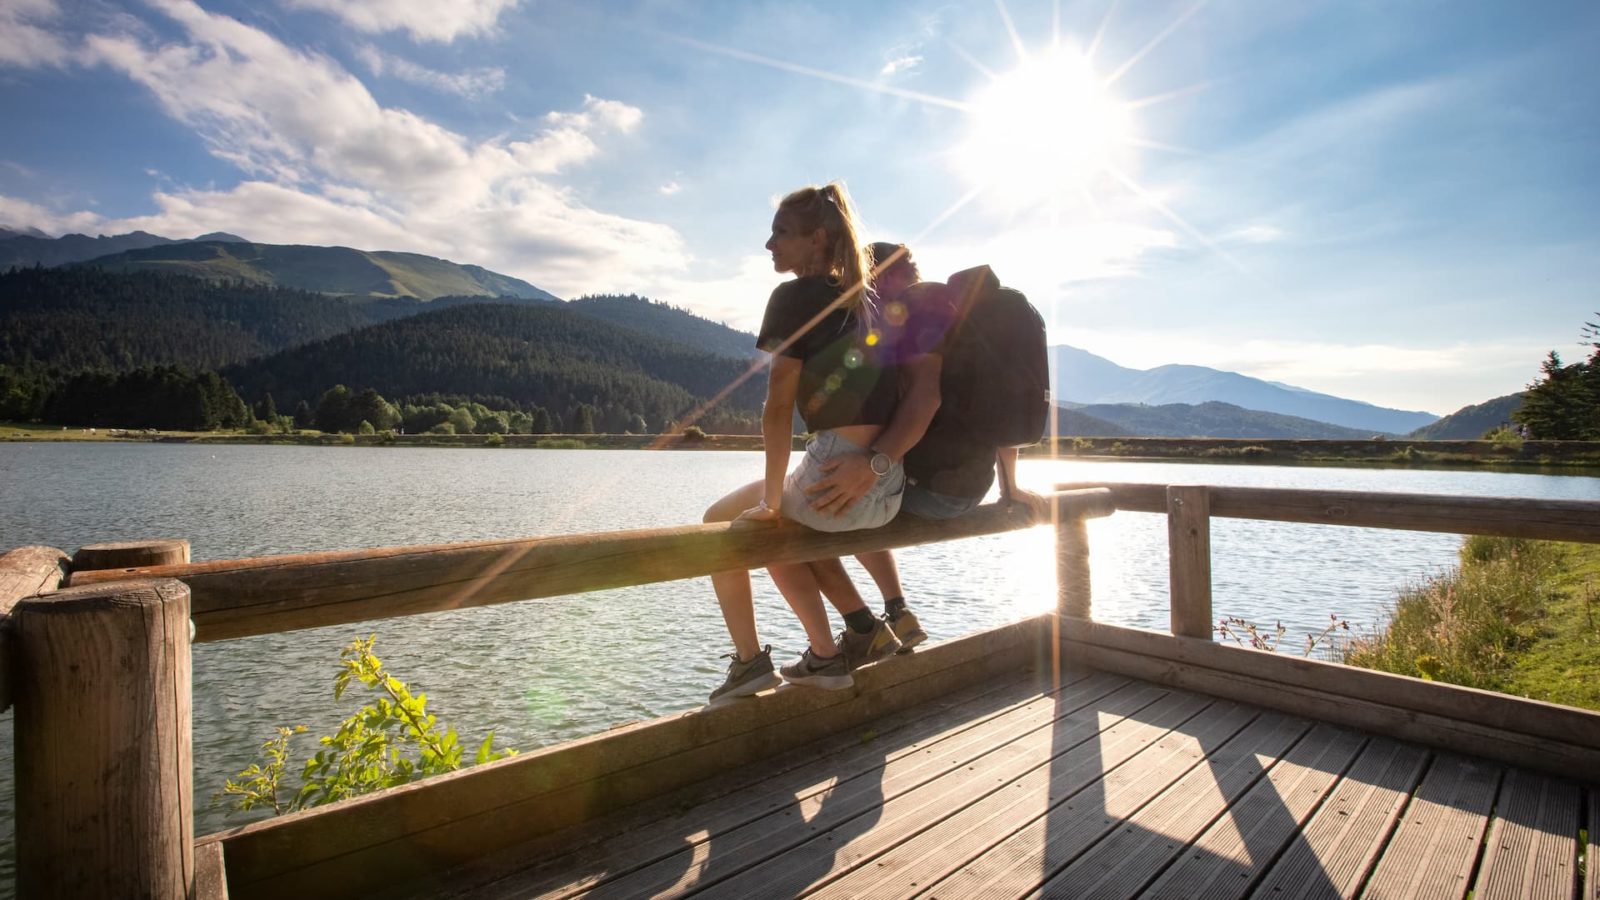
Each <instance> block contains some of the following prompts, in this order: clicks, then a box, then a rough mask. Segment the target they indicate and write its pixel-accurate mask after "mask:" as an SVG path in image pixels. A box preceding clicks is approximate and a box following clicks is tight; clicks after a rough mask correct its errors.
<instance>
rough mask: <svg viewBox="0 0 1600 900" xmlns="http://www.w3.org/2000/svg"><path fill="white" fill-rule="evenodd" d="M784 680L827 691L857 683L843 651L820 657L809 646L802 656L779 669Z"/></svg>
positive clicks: (837, 689)
mask: <svg viewBox="0 0 1600 900" xmlns="http://www.w3.org/2000/svg"><path fill="white" fill-rule="evenodd" d="M778 672H779V673H780V674H782V675H783V680H784V681H787V682H789V683H790V684H804V685H809V686H811V687H818V688H822V689H823V690H825V691H843V690H847V689H848V688H849V687H850V685H852V684H855V679H853V678H851V677H850V666H849V664H847V663H846V662H845V661H844V654H843V653H841V654H839V655H838V656H835V657H833V658H832V659H818V658H817V657H816V655H815V654H813V653H812V652H811V648H810V647H807V648H806V651H805V652H804V653H802V654H800V658H799V659H797V660H795V661H794V662H792V663H790V664H788V665H787V666H784V667H783V668H781V669H779V670H778Z"/></svg>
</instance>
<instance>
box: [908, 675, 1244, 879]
mask: <svg viewBox="0 0 1600 900" xmlns="http://www.w3.org/2000/svg"><path fill="white" fill-rule="evenodd" d="M1260 713H1261V710H1260V709H1257V708H1255V707H1247V706H1242V705H1240V704H1236V703H1228V702H1223V703H1217V704H1213V705H1212V706H1210V707H1208V708H1207V709H1206V710H1204V712H1203V713H1201V714H1200V715H1197V716H1195V717H1193V718H1192V719H1190V720H1189V721H1187V722H1185V723H1183V724H1182V725H1181V726H1180V727H1179V728H1176V729H1174V730H1173V731H1172V732H1170V733H1168V734H1166V735H1164V736H1163V737H1162V738H1161V740H1160V741H1158V742H1156V743H1155V744H1152V745H1150V746H1148V747H1146V748H1144V749H1142V750H1141V751H1139V752H1138V753H1137V754H1135V755H1134V756H1131V757H1129V758H1128V759H1126V760H1122V761H1118V760H1117V759H1116V758H1115V757H1108V758H1107V759H1105V760H1104V761H1103V764H1104V766H1105V768H1106V772H1107V774H1106V775H1105V776H1104V777H1102V778H1101V779H1099V780H1098V781H1096V782H1092V783H1091V784H1089V785H1088V786H1087V787H1086V789H1084V790H1081V791H1078V792H1075V793H1073V794H1068V795H1066V796H1061V795H1060V794H1059V793H1058V792H1057V791H1056V790H1054V789H1053V788H1054V787H1055V782H1056V780H1057V779H1052V781H1051V785H1050V787H1051V788H1052V790H1050V791H1048V792H1047V793H1045V794H1044V795H1043V796H1042V797H1040V798H1039V799H1040V801H1042V803H1043V804H1045V805H1046V808H1045V809H1043V810H1041V811H1039V812H1038V813H1035V814H1034V815H1032V816H1031V817H1028V816H1007V817H1003V818H996V819H994V820H992V821H991V822H989V823H985V826H986V827H983V828H982V829H981V830H978V834H980V835H982V836H983V837H984V840H985V842H986V843H991V844H993V846H992V847H989V848H987V849H981V850H980V852H978V853H972V854H968V855H967V862H966V863H965V864H964V865H962V866H961V867H960V868H958V869H956V870H955V871H954V872H952V873H951V874H950V875H949V876H948V877H946V878H944V879H943V880H941V881H940V882H938V883H937V884H935V885H934V886H933V887H932V888H930V889H929V890H928V892H927V895H928V896H930V897H990V898H998V897H1004V898H1012V897H1018V896H1022V895H1024V894H1026V893H1027V892H1028V891H1030V890H1032V889H1033V888H1034V887H1035V886H1037V885H1038V884H1039V883H1040V882H1041V881H1043V880H1045V879H1046V878H1048V877H1049V876H1050V875H1051V874H1053V873H1054V872H1056V871H1058V870H1059V869H1060V868H1061V867H1063V866H1065V865H1066V864H1067V863H1069V862H1071V861H1072V860H1073V859H1076V858H1077V857H1078V856H1079V855H1081V854H1082V853H1083V852H1084V850H1086V849H1087V848H1088V847H1090V846H1092V845H1093V844H1094V843H1095V842H1096V841H1098V840H1100V839H1101V838H1102V837H1104V836H1105V835H1106V834H1108V833H1110V832H1112V831H1114V830H1116V829H1117V828H1118V827H1119V826H1120V824H1121V822H1122V820H1123V818H1125V817H1126V816H1128V815H1129V814H1131V813H1133V812H1134V811H1135V810H1137V809H1139V808H1140V807H1142V806H1143V805H1145V804H1146V803H1148V802H1149V801H1150V798H1151V797H1153V796H1156V795H1158V794H1160V793H1161V792H1162V791H1164V790H1166V789H1167V788H1168V787H1170V786H1171V785H1172V783H1173V782H1174V781H1177V780H1178V779H1179V778H1181V777H1183V776H1184V775H1185V774H1186V773H1188V772H1189V771H1190V770H1191V769H1193V768H1194V767H1195V766H1198V765H1200V764H1201V763H1202V762H1203V761H1204V759H1205V757H1206V755H1207V754H1208V753H1210V752H1212V751H1214V750H1216V749H1217V748H1218V747H1219V746H1220V745H1222V744H1224V743H1226V742H1227V741H1228V740H1229V739H1231V738H1232V737H1233V736H1234V735H1235V734H1237V733H1238V732H1239V731H1240V729H1242V728H1244V727H1245V726H1247V725H1248V724H1249V723H1250V722H1251V721H1253V720H1254V719H1255V718H1256V717H1257V716H1258V715H1260ZM1024 823H1025V824H1024ZM1019 824H1021V825H1022V826H1023V827H1021V828H1020V829H1019V828H1018V825H1019ZM1008 832H1009V833H1008ZM997 839H1001V840H999V842H998V843H995V841H996V840H997Z"/></svg>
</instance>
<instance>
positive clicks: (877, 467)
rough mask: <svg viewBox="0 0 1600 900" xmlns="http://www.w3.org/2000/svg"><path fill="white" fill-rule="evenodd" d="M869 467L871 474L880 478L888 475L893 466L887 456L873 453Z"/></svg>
mask: <svg viewBox="0 0 1600 900" xmlns="http://www.w3.org/2000/svg"><path fill="white" fill-rule="evenodd" d="M870 465H871V466H872V472H873V474H874V475H877V476H879V477H882V476H884V475H887V474H889V468H890V467H891V466H892V465H893V463H891V462H890V461H889V454H887V453H874V454H872V462H871V463H870Z"/></svg>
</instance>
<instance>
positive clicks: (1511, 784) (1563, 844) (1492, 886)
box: [1472, 769, 1595, 900]
mask: <svg viewBox="0 0 1600 900" xmlns="http://www.w3.org/2000/svg"><path fill="white" fill-rule="evenodd" d="M1588 771H1590V772H1593V771H1595V770H1594V769H1590V770H1588ZM1579 793H1580V792H1579V791H1578V788H1577V785H1574V784H1572V783H1571V782H1567V781H1562V780H1560V779H1556V778H1549V777H1547V776H1544V775H1537V774H1534V773H1531V772H1526V771H1523V770H1521V769H1512V770H1511V771H1509V772H1507V773H1506V777H1505V780H1504V781H1503V782H1502V783H1501V786H1500V797H1499V799H1498V800H1497V801H1496V802H1495V811H1494V824H1493V825H1491V826H1490V827H1489V838H1488V840H1486V841H1485V842H1484V848H1483V864H1482V866H1481V867H1479V869H1478V880H1477V882H1476V883H1475V884H1474V885H1473V892H1472V895H1473V897H1474V900H1508V898H1526V900H1570V898H1571V897H1572V896H1573V894H1574V893H1576V879H1577V874H1578V869H1577V866H1578V814H1579V809H1580V807H1579V800H1578V798H1579Z"/></svg>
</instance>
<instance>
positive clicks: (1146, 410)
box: [1056, 401, 1371, 440]
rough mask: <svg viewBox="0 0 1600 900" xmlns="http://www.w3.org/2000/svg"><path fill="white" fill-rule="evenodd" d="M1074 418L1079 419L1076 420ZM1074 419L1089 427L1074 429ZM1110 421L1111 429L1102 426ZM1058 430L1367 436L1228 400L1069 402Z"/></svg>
mask: <svg viewBox="0 0 1600 900" xmlns="http://www.w3.org/2000/svg"><path fill="white" fill-rule="evenodd" d="M1078 417H1083V418H1082V419H1079V418H1078ZM1079 421H1083V422H1085V423H1087V427H1088V428H1092V429H1094V430H1083V431H1079V430H1074V427H1075V426H1076V425H1077V424H1078V422H1079ZM1106 425H1110V426H1111V428H1112V430H1106V428H1105V426H1106ZM1056 433H1057V434H1061V435H1071V436H1074V437H1215V438H1286V439H1301V440H1305V439H1312V438H1326V439H1353V438H1366V437H1370V436H1371V432H1370V431H1367V430H1365V429H1355V428H1341V427H1340V426H1338V425H1329V424H1328V423H1326V422H1317V421H1313V420H1311V419H1303V418H1298V417H1296V416H1286V415H1282V414H1280V413H1270V412H1261V411H1259V410H1253V409H1244V408H1242V407H1238V406H1234V405H1233V404H1231V403H1220V402H1217V401H1210V402H1207V403H1199V404H1189V403H1168V404H1163V405H1161V406H1145V405H1142V404H1136V403H1114V404H1111V403H1096V404H1087V405H1082V406H1079V405H1077V404H1073V405H1071V407H1070V408H1069V410H1068V414H1067V415H1065V416H1063V417H1062V419H1061V421H1060V423H1059V424H1058V426H1057V432H1056Z"/></svg>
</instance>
